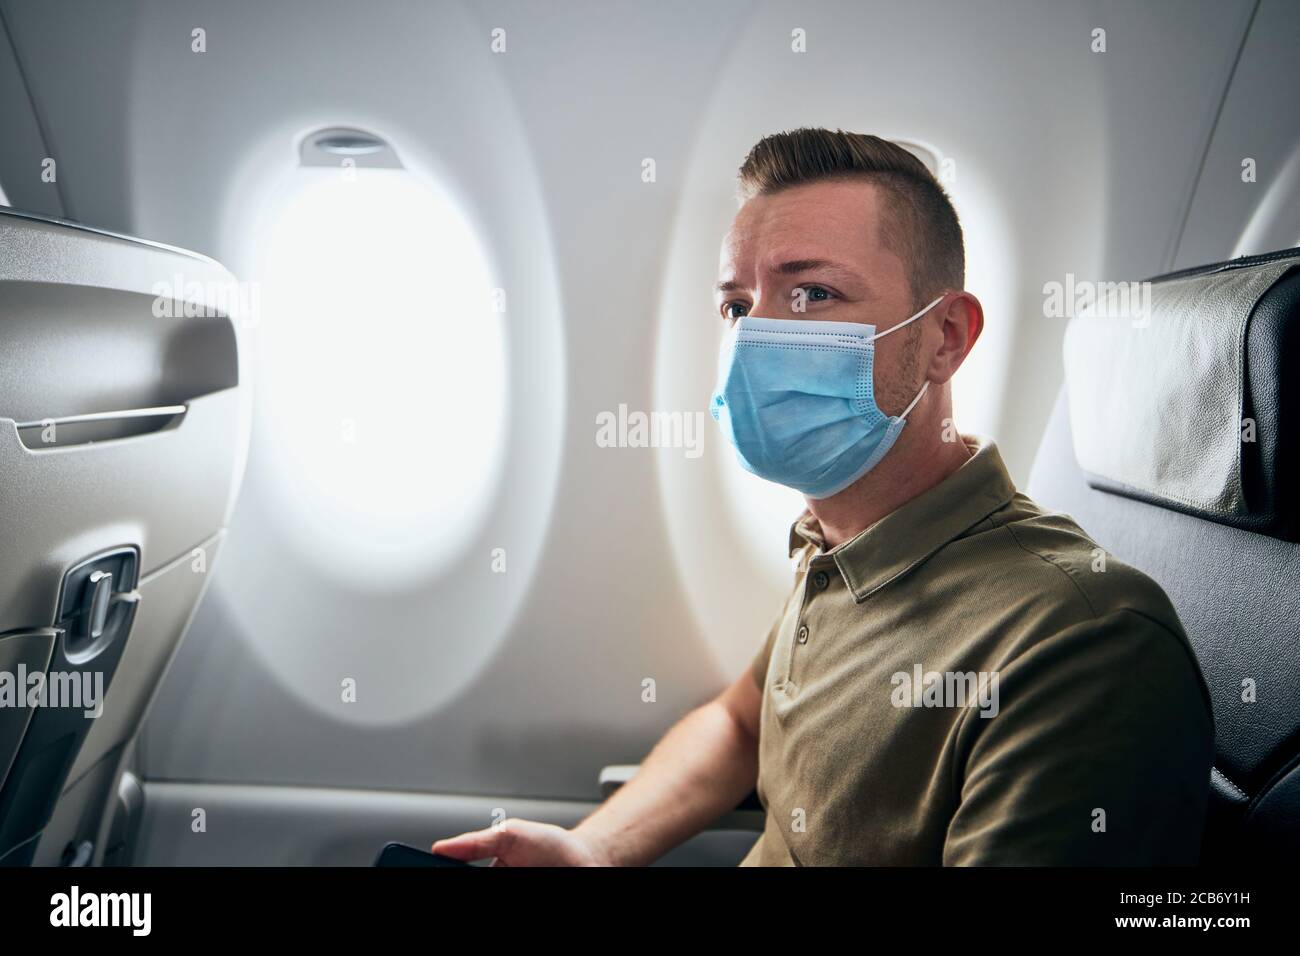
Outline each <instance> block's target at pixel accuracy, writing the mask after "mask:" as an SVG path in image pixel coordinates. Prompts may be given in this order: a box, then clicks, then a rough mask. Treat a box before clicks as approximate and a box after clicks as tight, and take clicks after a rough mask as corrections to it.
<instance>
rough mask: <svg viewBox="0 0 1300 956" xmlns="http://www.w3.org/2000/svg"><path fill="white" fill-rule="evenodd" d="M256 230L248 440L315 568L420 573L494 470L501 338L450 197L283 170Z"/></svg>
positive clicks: (451, 548)
mask: <svg viewBox="0 0 1300 956" xmlns="http://www.w3.org/2000/svg"><path fill="white" fill-rule="evenodd" d="M294 177H295V178H294V180H292V185H291V187H290V189H289V190H288V192H287V194H286V195H285V196H284V197H283V199H282V204H281V205H280V207H279V210H278V213H277V214H276V215H275V216H274V217H273V218H272V219H271V220H270V222H269V223H268V228H267V229H265V230H264V232H263V234H262V235H261V236H260V242H261V248H260V250H259V252H258V254H257V256H256V263H257V267H256V271H257V273H258V276H259V278H260V279H261V288H260V296H259V299H260V301H259V303H258V305H259V308H258V314H259V318H258V321H257V323H256V338H257V355H258V359H257V369H256V376H255V388H256V396H257V397H256V404H255V409H256V411H255V420H254V432H253V449H252V452H251V453H250V455H257V456H262V457H263V459H264V461H263V462H262V467H261V468H259V471H261V472H262V473H263V474H265V475H266V476H267V477H268V478H270V479H271V483H272V484H274V485H275V486H276V488H275V493H276V495H275V496H276V497H277V498H278V499H279V500H278V505H279V508H281V509H283V513H284V514H285V518H286V520H285V521H284V531H285V533H286V534H292V535H298V536H299V540H298V541H297V543H298V544H299V545H300V548H299V550H300V551H301V552H302V553H303V554H304V555H305V556H306V557H308V558H309V559H315V560H316V563H318V564H319V565H320V568H321V570H322V571H323V572H325V573H326V574H334V575H342V576H345V577H346V578H347V580H348V581H349V582H351V583H354V584H355V583H357V580H358V578H360V579H362V580H365V581H368V582H369V583H370V584H371V585H372V586H373V587H376V588H381V589H382V588H392V587H398V586H401V585H402V584H403V583H404V582H409V581H413V580H419V579H427V577H428V575H429V574H430V573H431V572H432V571H433V570H435V569H436V567H437V566H438V565H439V564H440V562H441V561H443V560H446V559H450V558H451V557H453V556H454V555H455V554H456V552H457V550H458V548H459V547H461V546H463V545H464V543H465V541H466V539H467V538H468V537H469V536H471V535H472V534H473V533H474V531H475V527H476V524H477V522H478V521H479V519H480V518H481V517H482V512H483V509H484V508H485V506H486V503H487V501H488V499H489V497H490V494H491V492H492V488H493V484H494V480H495V476H496V473H497V469H498V466H499V462H500V458H501V454H502V445H503V436H504V422H505V417H506V415H505V405H506V371H505V362H506V353H505V347H506V343H505V340H504V332H503V326H502V324H501V321H500V318H501V317H500V316H499V315H495V314H493V309H492V298H491V296H492V286H493V281H492V278H491V268H490V265H489V260H488V256H487V254H486V252H485V251H484V248H483V245H482V243H481V242H480V240H479V237H478V235H477V234H476V232H475V230H474V228H473V226H472V225H471V224H470V222H469V221H468V220H467V218H466V216H465V215H464V213H463V212H462V211H461V209H460V208H459V207H458V205H457V204H456V203H455V202H454V201H453V199H452V198H451V197H449V196H448V195H446V194H444V193H443V192H441V191H440V190H438V189H436V188H434V187H433V186H432V185H431V184H430V183H428V182H426V181H425V180H424V179H423V178H421V177H419V176H417V175H415V174H412V173H410V172H408V171H405V170H401V169H396V170H393V169H356V168H351V169H338V168H336V169H322V168H310V167H307V168H300V169H297V170H295V172H294Z"/></svg>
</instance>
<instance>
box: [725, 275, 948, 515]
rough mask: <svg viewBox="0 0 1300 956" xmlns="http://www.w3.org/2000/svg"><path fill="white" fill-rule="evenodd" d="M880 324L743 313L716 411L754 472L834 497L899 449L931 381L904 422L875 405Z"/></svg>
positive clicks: (730, 339) (731, 339)
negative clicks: (908, 420)
mask: <svg viewBox="0 0 1300 956" xmlns="http://www.w3.org/2000/svg"><path fill="white" fill-rule="evenodd" d="M942 299H943V296H939V298H938V299H935V300H934V301H933V302H931V303H930V304H929V305H927V306H926V307H925V308H924V309H922V310H921V311H920V312H918V313H916V314H915V315H913V316H912V317H910V318H908V319H906V320H905V321H903V322H900V323H898V325H895V326H894V327H893V328H891V329H888V330H886V331H884V332H880V333H877V332H876V327H875V326H874V325H859V324H857V323H853V322H813V321H809V320H805V319H760V318H753V317H751V316H744V317H743V318H740V319H737V320H736V324H735V325H734V326H732V328H731V329H730V330H729V331H728V333H727V338H726V340H725V341H724V342H723V345H722V353H721V355H720V357H719V361H718V384H717V387H716V388H715V390H714V392H713V398H712V401H711V402H710V408H709V410H710V412H711V413H712V415H713V417H714V419H715V420H716V421H717V422H718V424H719V425H721V426H722V431H723V433H724V434H725V435H726V436H727V439H728V440H729V441H730V442H731V443H732V445H734V446H735V448H736V456H737V457H738V458H739V459H740V463H741V465H743V466H744V467H745V468H746V469H747V470H748V471H751V472H753V473H754V474H756V475H758V476H759V477H760V478H766V479H767V480H768V481H775V482H777V483H778V484H782V485H787V486H789V487H791V488H795V489H798V490H799V491H801V492H803V493H804V494H805V495H807V496H808V497H809V498H829V497H830V496H831V495H834V494H837V493H838V492H841V491H843V490H844V489H845V488H847V487H848V486H849V485H851V484H853V483H854V482H855V481H857V480H858V479H859V478H861V477H862V476H863V475H865V474H866V473H867V472H869V471H870V470H871V469H872V468H874V467H876V465H877V464H878V463H879V462H880V460H881V459H882V458H884V457H885V454H886V452H888V451H889V449H890V448H891V447H893V444H894V441H895V440H896V439H897V438H898V434H899V432H901V431H902V430H903V424H904V420H905V419H906V418H907V414H908V412H910V411H911V410H912V409H913V408H914V407H916V403H917V402H919V401H920V400H921V396H922V395H924V394H925V390H926V388H928V387H929V385H930V383H929V382H926V383H925V384H924V385H922V386H921V390H920V391H919V392H917V393H916V397H915V398H914V399H912V402H911V404H910V405H908V406H907V408H905V409H904V410H903V412H902V414H901V415H895V416H890V415H886V414H885V413H884V412H882V411H881V410H880V406H879V405H877V404H876V396H875V384H874V381H873V375H872V369H873V367H874V365H875V357H876V346H875V341H876V339H878V338H881V337H882V336H885V335H888V334H890V333H891V332H896V331H898V330H899V329H901V328H902V327H903V326H905V325H907V324H908V323H910V322H915V321H916V320H917V319H919V318H920V317H921V316H923V315H925V313H927V312H929V311H930V310H931V309H933V308H934V307H935V306H936V305H937V304H938V303H939V302H940V301H941V300H942Z"/></svg>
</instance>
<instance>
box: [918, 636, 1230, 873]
mask: <svg viewBox="0 0 1300 956" xmlns="http://www.w3.org/2000/svg"><path fill="white" fill-rule="evenodd" d="M956 737H957V747H958V751H957V753H958V759H957V761H956V768H955V770H954V774H955V776H956V777H957V779H956V780H955V781H954V789H955V791H956V793H957V794H958V797H959V801H960V802H959V804H958V806H957V809H956V812H955V814H954V815H953V818H952V820H951V823H950V824H949V827H948V833H947V836H946V839H945V842H944V853H943V859H944V863H945V865H1038V866H1052V865H1091V866H1107V865H1171V864H1172V865H1179V864H1193V863H1195V862H1196V860H1197V856H1198V854H1199V850H1200V840H1201V831H1202V827H1203V823H1204V816H1205V807H1206V801H1207V799H1208V794H1209V780H1210V767H1211V763H1212V761H1213V756H1214V721H1213V716H1212V712H1211V709H1210V703H1209V698H1208V694H1207V693H1206V690H1205V682H1204V679H1203V678H1202V676H1201V673H1200V668H1199V667H1198V665H1197V664H1196V661H1195V658H1194V657H1193V656H1192V652H1191V649H1190V647H1189V646H1188V645H1187V643H1186V639H1185V638H1184V637H1183V635H1182V634H1181V633H1175V632H1174V631H1172V630H1170V629H1168V628H1166V627H1165V626H1164V625H1162V624H1160V623H1158V622H1157V621H1155V620H1153V619H1151V618H1148V617H1146V616H1145V615H1142V614H1140V613H1138V612H1135V611H1132V610H1119V611H1115V612H1113V613H1111V614H1107V615H1104V616H1101V617H1098V618H1096V619H1094V620H1092V621H1089V622H1087V623H1085V624H1081V625H1077V626H1075V627H1072V628H1069V629H1067V630H1065V631H1062V632H1060V633H1058V634H1055V635H1053V636H1052V637H1050V638H1048V639H1047V640H1044V641H1041V642H1039V643H1038V644H1036V645H1034V646H1033V647H1032V648H1030V649H1029V650H1028V651H1026V652H1025V653H1023V654H1021V655H1020V656H1018V657H1016V658H1015V659H1014V660H1013V661H1012V662H1011V663H1010V664H1008V665H1007V666H1006V667H1005V668H1004V669H1003V670H1002V671H1001V673H1000V674H999V689H998V709H997V713H996V714H995V715H991V716H988V717H982V716H981V715H980V711H979V710H975V709H972V710H969V711H967V713H966V714H965V716H964V718H963V721H962V724H961V726H960V729H959V730H958V733H957V735H956Z"/></svg>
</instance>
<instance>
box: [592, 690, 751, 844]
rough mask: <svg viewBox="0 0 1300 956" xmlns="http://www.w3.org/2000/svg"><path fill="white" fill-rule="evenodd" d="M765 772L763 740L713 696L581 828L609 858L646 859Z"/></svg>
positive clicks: (731, 803) (697, 827)
mask: <svg viewBox="0 0 1300 956" xmlns="http://www.w3.org/2000/svg"><path fill="white" fill-rule="evenodd" d="M757 777H758V742H757V741H756V740H755V739H754V737H753V736H752V735H751V734H750V733H749V732H748V731H747V730H746V729H745V728H744V727H743V726H741V724H740V723H739V722H738V721H737V720H736V719H735V717H733V716H732V714H731V713H730V712H729V711H728V710H727V708H726V707H725V706H724V705H723V704H721V703H720V702H719V701H716V700H715V701H711V702H710V703H708V704H705V705H704V706H703V707H699V708H697V709H696V710H693V711H691V712H690V713H689V714H687V715H686V716H685V717H683V718H682V719H681V720H680V721H678V722H677V724H675V725H674V726H673V728H672V729H671V730H669V731H668V733H667V734H665V735H664V737H663V739H662V740H660V741H659V743H658V744H657V745H656V746H655V748H654V750H652V751H651V752H650V755H649V756H648V757H647V758H646V759H645V761H644V762H643V763H642V764H641V767H640V769H639V770H638V771H637V773H636V774H635V776H633V777H632V779H631V780H629V781H628V782H627V783H625V784H624V785H623V786H621V787H620V788H619V789H618V790H617V791H615V792H614V794H613V795H612V796H611V797H610V798H609V799H608V800H607V801H605V803H604V804H603V805H602V806H601V807H600V809H599V810H597V811H596V812H595V813H593V814H592V815H591V816H589V817H588V818H587V819H586V820H584V821H583V822H582V823H580V824H579V825H578V826H577V828H576V829H575V833H577V834H579V835H581V836H582V837H583V838H584V839H585V840H586V841H587V842H588V843H589V844H590V845H591V846H592V849H593V852H595V853H596V854H597V856H598V857H600V858H602V859H603V860H604V861H605V862H608V863H612V864H615V865H619V866H644V865H646V864H648V863H651V862H653V861H654V860H656V859H658V858H659V857H660V856H662V855H663V854H664V853H666V852H667V851H668V850H671V849H672V848H673V847H675V846H677V845H678V844H680V843H682V842H684V841H685V840H687V839H689V838H690V837H692V836H694V835H695V834H696V833H699V832H700V831H701V830H703V829H704V828H705V827H706V826H708V825H709V824H710V823H712V822H713V821H714V820H716V819H717V818H718V817H720V816H721V815H722V814H724V813H726V812H727V811H728V810H730V809H732V808H733V807H735V805H736V804H737V803H739V802H740V801H741V800H742V799H743V798H744V797H745V795H746V794H748V793H749V792H750V790H752V789H753V788H754V782H755V780H756V779H757Z"/></svg>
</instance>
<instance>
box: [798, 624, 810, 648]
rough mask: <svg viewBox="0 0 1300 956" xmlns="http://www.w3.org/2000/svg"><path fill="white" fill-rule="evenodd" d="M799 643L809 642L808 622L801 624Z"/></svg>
mask: <svg viewBox="0 0 1300 956" xmlns="http://www.w3.org/2000/svg"><path fill="white" fill-rule="evenodd" d="M799 643H800V644H807V643H808V625H807V624H800V625H799Z"/></svg>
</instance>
